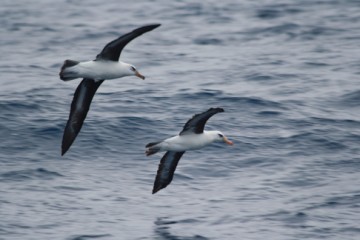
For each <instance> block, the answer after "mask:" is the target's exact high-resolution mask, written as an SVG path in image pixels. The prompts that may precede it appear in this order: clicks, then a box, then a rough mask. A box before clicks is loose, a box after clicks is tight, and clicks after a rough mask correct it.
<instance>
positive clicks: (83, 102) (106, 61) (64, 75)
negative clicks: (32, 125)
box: [59, 24, 160, 155]
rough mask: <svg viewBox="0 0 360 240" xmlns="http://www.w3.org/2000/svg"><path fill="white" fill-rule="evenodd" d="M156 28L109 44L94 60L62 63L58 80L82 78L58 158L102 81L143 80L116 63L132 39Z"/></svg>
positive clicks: (128, 67) (142, 29)
mask: <svg viewBox="0 0 360 240" xmlns="http://www.w3.org/2000/svg"><path fill="white" fill-rule="evenodd" d="M159 26H160V24H152V25H147V26H143V27H140V28H137V29H135V30H133V31H132V32H129V33H127V34H125V35H123V36H121V37H119V38H117V39H115V40H113V41H111V42H109V43H108V44H106V45H105V47H104V49H103V50H102V51H101V52H100V53H99V54H98V55H97V56H96V58H95V60H93V61H86V62H78V61H74V60H65V61H64V64H63V66H62V67H61V70H60V73H59V75H60V79H61V80H63V81H69V80H73V79H76V78H83V80H82V81H81V83H80V84H79V86H78V87H77V89H76V91H75V94H74V98H73V100H72V103H71V110H70V115H69V119H68V121H67V123H66V127H65V130H64V135H63V139H62V146H61V155H64V154H65V153H66V151H67V150H68V149H69V148H70V146H71V144H72V143H73V142H74V140H75V138H76V136H77V135H78V134H79V132H80V129H81V127H82V125H83V123H84V120H85V118H86V115H87V113H88V111H89V108H90V104H91V101H92V99H93V97H94V95H95V92H96V90H97V89H98V88H99V86H100V85H101V84H102V83H103V82H104V80H107V79H115V78H121V77H125V76H137V77H139V78H141V79H143V80H144V79H145V77H144V76H143V75H141V74H140V73H139V72H138V71H137V70H136V68H135V67H134V66H133V65H131V64H128V63H125V62H122V61H119V57H120V54H121V51H122V49H123V48H124V47H125V46H126V44H128V43H129V42H130V41H131V40H133V39H134V38H136V37H138V36H140V35H142V34H143V33H146V32H149V31H151V30H153V29H155V28H157V27H159Z"/></svg>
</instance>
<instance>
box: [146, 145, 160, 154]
mask: <svg viewBox="0 0 360 240" xmlns="http://www.w3.org/2000/svg"><path fill="white" fill-rule="evenodd" d="M159 143H160V142H152V143H148V144H147V145H146V152H145V154H146V156H150V155H153V154H155V153H157V152H158V151H160V146H156V145H158V144H159Z"/></svg>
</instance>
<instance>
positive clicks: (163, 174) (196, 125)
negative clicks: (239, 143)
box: [145, 108, 233, 194]
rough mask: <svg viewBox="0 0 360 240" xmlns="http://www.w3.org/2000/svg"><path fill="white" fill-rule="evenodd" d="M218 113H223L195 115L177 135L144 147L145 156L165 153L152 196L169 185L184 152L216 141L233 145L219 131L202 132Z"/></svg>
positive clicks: (215, 110)
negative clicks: (208, 121)
mask: <svg viewBox="0 0 360 240" xmlns="http://www.w3.org/2000/svg"><path fill="white" fill-rule="evenodd" d="M219 112H224V109H222V108H210V109H209V110H207V111H206V112H203V113H200V114H196V115H194V116H193V117H192V118H191V119H190V120H189V121H188V122H187V123H186V124H185V126H184V128H183V130H182V131H181V132H180V134H179V135H177V136H174V137H171V138H167V139H165V140H163V141H160V142H153V143H149V144H147V145H146V152H145V153H146V155H147V156H150V155H152V154H155V153H157V152H159V151H166V153H165V155H164V156H163V157H162V159H161V160H160V164H159V168H158V171H157V175H156V178H155V182H154V188H153V194H154V193H156V192H157V191H159V190H161V189H163V188H165V187H166V186H167V185H169V184H170V183H171V181H172V179H173V176H174V172H175V169H176V166H177V164H178V162H179V160H180V158H181V157H182V155H183V154H184V153H185V151H188V150H196V149H200V148H203V147H205V146H207V145H209V144H211V143H213V142H216V141H223V142H225V143H227V144H229V145H233V143H232V142H231V141H230V140H229V139H228V138H227V137H226V136H225V135H224V134H222V133H221V132H220V131H204V127H205V123H206V121H207V120H208V119H209V118H210V117H211V116H213V115H214V114H216V113H219Z"/></svg>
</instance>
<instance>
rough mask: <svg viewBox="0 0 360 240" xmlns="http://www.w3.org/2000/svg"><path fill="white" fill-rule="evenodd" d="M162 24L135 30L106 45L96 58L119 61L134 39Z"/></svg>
mask: <svg viewBox="0 0 360 240" xmlns="http://www.w3.org/2000/svg"><path fill="white" fill-rule="evenodd" d="M160 25H161V24H153V25H147V26H143V27H140V28H137V29H135V30H133V31H132V32H129V33H127V34H125V35H123V36H121V37H119V38H117V39H115V40H114V41H112V42H109V43H108V44H106V46H105V47H104V49H103V50H102V51H101V53H99V54H98V55H97V56H96V60H101V59H102V60H111V61H118V60H119V57H120V53H121V51H122V49H123V48H124V47H125V46H126V44H128V43H129V42H130V41H131V40H133V39H134V38H136V37H138V36H140V35H142V34H143V33H146V32H148V31H151V30H153V29H154V28H157V27H159V26H160Z"/></svg>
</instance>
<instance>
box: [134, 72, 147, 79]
mask: <svg viewBox="0 0 360 240" xmlns="http://www.w3.org/2000/svg"><path fill="white" fill-rule="evenodd" d="M135 76H137V77H139V78H141V79H142V80H145V77H144V76H143V75H141V74H140V73H139V72H138V71H136V72H135Z"/></svg>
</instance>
